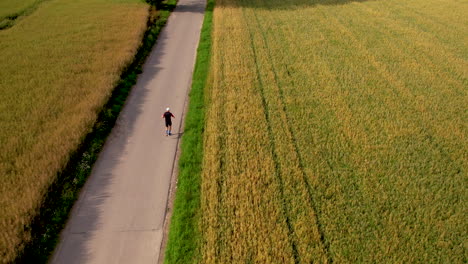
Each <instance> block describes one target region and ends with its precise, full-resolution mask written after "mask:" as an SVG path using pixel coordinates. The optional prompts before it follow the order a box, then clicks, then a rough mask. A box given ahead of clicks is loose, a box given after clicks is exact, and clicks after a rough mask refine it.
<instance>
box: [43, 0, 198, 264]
mask: <svg viewBox="0 0 468 264" xmlns="http://www.w3.org/2000/svg"><path fill="white" fill-rule="evenodd" d="M204 10H205V1H204V0H179V3H178V5H177V7H176V9H175V10H174V11H173V13H172V14H171V16H170V18H169V20H168V23H167V25H166V27H165V28H164V30H163V31H162V32H161V34H160V37H159V39H158V43H157V45H156V46H155V47H154V48H153V51H152V53H151V55H150V57H149V58H148V60H147V62H146V64H145V65H144V67H143V73H142V74H141V75H140V76H139V79H138V81H137V84H136V85H135V87H134V88H133V90H132V92H131V94H130V95H129V98H128V100H127V103H126V105H125V107H124V109H123V110H122V112H121V114H120V117H119V119H118V121H117V124H116V126H115V127H114V129H113V130H112V133H111V135H110V136H109V138H108V140H107V142H106V144H105V146H104V149H103V151H102V153H101V154H100V155H99V159H98V160H97V162H96V164H95V165H94V168H93V170H92V173H91V176H90V178H89V179H88V181H87V182H86V184H85V186H84V188H83V190H82V192H81V194H80V197H79V199H78V201H77V202H76V204H75V206H74V207H73V210H72V213H71V216H70V219H69V221H68V223H67V225H66V227H65V229H64V230H63V231H62V234H61V237H60V243H59V245H58V246H57V248H56V249H55V252H54V255H53V256H52V258H51V262H52V263H66V264H71V263H99V264H103V263H138V264H144V263H157V261H158V257H159V254H160V247H161V242H162V238H163V231H164V230H163V229H164V218H165V212H166V204H167V199H168V192H169V187H170V183H171V175H172V172H173V169H174V166H175V165H176V161H175V157H176V151H177V146H178V143H179V138H180V136H181V133H182V131H180V128H181V124H182V121H183V120H182V118H183V112H184V108H185V104H186V101H187V94H188V90H189V87H190V84H191V79H192V72H193V66H194V62H195V56H196V48H197V46H198V40H199V35H200V29H201V25H202V20H203V13H204ZM166 107H170V108H171V112H172V113H173V114H174V115H175V117H176V118H175V119H174V120H173V133H174V134H173V136H170V137H166V136H164V130H165V127H164V122H163V120H162V119H161V115H162V114H163V112H164V111H165V108H166Z"/></svg>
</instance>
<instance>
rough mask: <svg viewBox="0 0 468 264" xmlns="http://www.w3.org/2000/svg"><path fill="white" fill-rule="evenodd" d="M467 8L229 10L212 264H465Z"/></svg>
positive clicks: (421, 4) (211, 113)
mask: <svg viewBox="0 0 468 264" xmlns="http://www.w3.org/2000/svg"><path fill="white" fill-rule="evenodd" d="M467 12H468V5H467V3H465V2H463V1H455V0H414V1H404V0H390V1H352V0H341V1H338V0H329V1H320V0H315V1H314V0H309V1H306V0H218V1H216V8H215V12H214V20H213V24H214V28H213V47H212V62H211V73H210V77H209V84H208V87H207V101H208V104H207V107H208V110H207V114H206V128H205V131H204V133H205V140H204V163H203V173H202V189H201V204H202V205H201V206H202V209H201V210H202V211H201V213H200V215H201V224H200V231H201V232H202V237H203V241H202V243H201V245H202V246H201V252H202V261H201V263H312V262H314V263H327V262H335V263H415V262H417V263H429V262H430V263H464V262H466V249H467V248H466V238H467V235H468V234H467V231H468V225H467V224H466V216H467V206H466V204H467V202H468V192H467V191H466V186H467V174H466V168H467V165H468V162H467V161H468V157H467V150H468V144H467V142H468V141H467V138H466V136H467V132H468V131H467V124H468V112H467V110H466V105H467V103H468V97H467V92H468V89H467V84H468V83H467V69H468V63H467V57H468V46H467V45H466V43H467V42H466V41H467V38H466V36H467V34H466V33H467V28H468V17H467V16H466V13H467Z"/></svg>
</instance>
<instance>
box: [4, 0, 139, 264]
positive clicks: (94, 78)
mask: <svg viewBox="0 0 468 264" xmlns="http://www.w3.org/2000/svg"><path fill="white" fill-rule="evenodd" d="M24 2H27V1H24ZM29 2H31V1H29ZM0 3H3V4H4V5H7V4H9V3H12V2H11V1H5V0H0ZM0 6H2V5H1V4H0ZM10 7H11V8H13V9H14V8H16V7H17V6H14V5H10ZM13 9H11V10H13ZM147 16H148V6H147V4H145V3H143V2H142V1H138V0H74V1H70V0H49V1H45V2H43V3H41V4H40V5H39V6H38V8H37V9H36V10H34V12H32V13H30V14H29V15H28V16H27V17H23V18H21V20H19V21H17V22H16V23H15V24H14V25H13V26H12V27H10V28H7V29H3V30H0V54H1V60H0V146H1V151H0V176H1V183H0V230H1V232H0V258H1V259H0V262H2V263H3V262H8V261H11V260H12V259H13V258H14V257H15V255H16V252H18V250H21V247H22V243H23V242H25V241H27V240H28V236H29V233H28V232H29V231H28V230H25V227H26V226H27V225H28V224H29V221H30V220H31V217H32V216H33V215H34V214H35V211H36V210H37V208H38V206H39V205H40V203H41V201H42V197H43V195H44V192H45V191H46V190H47V188H48V186H49V185H50V184H51V182H53V180H54V177H55V176H56V173H57V172H58V171H59V170H60V169H61V168H63V166H64V165H65V164H66V162H67V159H68V157H69V155H70V153H71V151H73V150H74V149H76V148H77V146H78V144H79V143H80V141H81V140H82V139H83V137H84V135H85V134H86V133H87V132H88V131H89V130H90V128H91V127H92V125H93V123H94V121H95V119H96V116H97V112H98V111H99V109H100V107H101V106H102V105H103V104H104V102H105V101H106V99H107V98H108V96H109V95H110V93H111V90H112V88H113V87H114V86H115V84H116V82H117V81H118V80H119V76H120V73H121V71H122V69H123V68H124V67H125V66H126V65H127V64H128V63H129V62H130V61H131V60H132V58H133V56H134V54H135V52H136V50H137V48H138V46H139V44H140V41H141V38H142V36H143V33H144V31H145V28H146V22H147Z"/></svg>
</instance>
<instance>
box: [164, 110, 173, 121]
mask: <svg viewBox="0 0 468 264" xmlns="http://www.w3.org/2000/svg"><path fill="white" fill-rule="evenodd" d="M163 117H164V118H165V119H166V124H170V123H172V122H171V117H174V115H173V114H172V113H171V112H165V113H164V114H163Z"/></svg>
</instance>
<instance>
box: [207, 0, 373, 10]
mask: <svg viewBox="0 0 468 264" xmlns="http://www.w3.org/2000/svg"><path fill="white" fill-rule="evenodd" d="M368 1H375V0H257V1H255V0H236V1H230V2H228V3H226V2H224V1H217V3H216V6H217V7H243V8H256V9H270V10H272V9H273V10H274V9H284V10H294V9H301V8H307V7H314V6H320V5H323V6H329V5H346V4H350V3H362V2H368Z"/></svg>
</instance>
